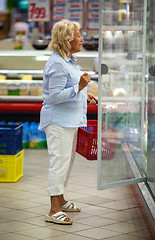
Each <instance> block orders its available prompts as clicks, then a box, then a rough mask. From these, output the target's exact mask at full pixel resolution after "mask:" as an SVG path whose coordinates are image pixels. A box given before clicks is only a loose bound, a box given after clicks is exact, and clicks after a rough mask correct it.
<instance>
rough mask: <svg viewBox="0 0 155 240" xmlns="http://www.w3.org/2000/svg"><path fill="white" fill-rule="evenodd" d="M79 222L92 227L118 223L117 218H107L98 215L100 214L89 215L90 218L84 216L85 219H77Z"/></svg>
mask: <svg viewBox="0 0 155 240" xmlns="http://www.w3.org/2000/svg"><path fill="white" fill-rule="evenodd" d="M76 222H77V223H82V224H85V225H88V226H92V227H102V226H105V225H109V224H113V223H117V221H116V220H112V219H106V218H103V217H98V216H89V218H88V217H87V218H84V219H79V220H76Z"/></svg>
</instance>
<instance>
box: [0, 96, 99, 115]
mask: <svg viewBox="0 0 155 240" xmlns="http://www.w3.org/2000/svg"><path fill="white" fill-rule="evenodd" d="M30 99H31V102H30ZM0 100H1V99H0ZM13 100H14V101H12V98H11V97H10V101H8V99H7V101H3V102H2V101H1V102H0V112H1V113H8V112H16V113H17V112H19V113H21V112H24V113H30V112H32V113H37V112H38V113H39V112H40V110H41V107H42V98H39V97H38V98H37V97H34V98H30V97H29V98H25V97H21V98H19V97H17V98H16V100H17V101H15V99H13ZM27 100H28V101H27ZM87 112H88V113H89V114H97V112H98V105H88V106H87Z"/></svg>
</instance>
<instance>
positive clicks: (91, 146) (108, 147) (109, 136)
mask: <svg viewBox="0 0 155 240" xmlns="http://www.w3.org/2000/svg"><path fill="white" fill-rule="evenodd" d="M117 132H118V131H117V130H115V129H113V128H111V127H110V128H108V130H107V128H105V126H104V127H103V129H102V143H101V144H102V145H101V146H102V149H101V152H102V159H103V160H110V159H113V158H114V156H115V153H116V145H117V141H113V140H114V139H113V138H114V137H115V138H116V134H117ZM76 151H77V152H78V153H79V154H81V155H82V156H83V157H85V158H86V159H88V160H97V120H88V121H87V127H82V128H79V129H78V138H77V148H76Z"/></svg>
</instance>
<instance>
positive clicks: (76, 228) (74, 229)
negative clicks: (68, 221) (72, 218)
mask: <svg viewBox="0 0 155 240" xmlns="http://www.w3.org/2000/svg"><path fill="white" fill-rule="evenodd" d="M48 228H52V229H55V230H58V231H63V232H67V233H79V232H81V231H82V230H88V229H91V228H92V226H88V225H84V224H80V223H77V222H73V224H72V225H68V226H66V225H60V224H53V223H51V225H50V226H48Z"/></svg>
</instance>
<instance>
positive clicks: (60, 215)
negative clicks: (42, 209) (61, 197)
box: [45, 212, 73, 225]
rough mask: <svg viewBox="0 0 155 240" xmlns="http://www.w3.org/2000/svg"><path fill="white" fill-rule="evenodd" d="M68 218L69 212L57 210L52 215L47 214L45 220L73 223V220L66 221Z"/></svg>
mask: <svg viewBox="0 0 155 240" xmlns="http://www.w3.org/2000/svg"><path fill="white" fill-rule="evenodd" d="M66 218H68V216H67V214H66V213H64V212H57V213H55V214H53V215H52V216H49V215H46V216H45V221H46V222H52V223H58V224H67V225H71V224H72V223H73V222H72V221H71V222H69V221H65V219H66Z"/></svg>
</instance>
